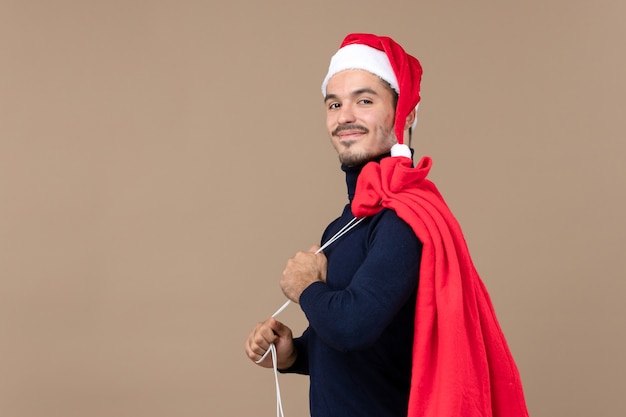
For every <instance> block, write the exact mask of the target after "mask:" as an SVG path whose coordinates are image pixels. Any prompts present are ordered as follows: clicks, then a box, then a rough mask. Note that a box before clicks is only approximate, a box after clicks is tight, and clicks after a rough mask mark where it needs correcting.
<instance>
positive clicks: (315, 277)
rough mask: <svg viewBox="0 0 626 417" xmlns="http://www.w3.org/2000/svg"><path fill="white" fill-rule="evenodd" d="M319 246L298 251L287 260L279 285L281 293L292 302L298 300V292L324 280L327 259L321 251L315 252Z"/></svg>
mask: <svg viewBox="0 0 626 417" xmlns="http://www.w3.org/2000/svg"><path fill="white" fill-rule="evenodd" d="M318 249H319V246H317V245H315V246H313V247H311V249H309V251H308V252H298V253H296V255H295V256H294V257H293V258H291V259H289V260H288V261H287V266H286V267H285V270H284V271H283V276H282V279H281V280H280V287H281V288H282V290H283V293H285V295H286V296H287V298H289V299H290V300H291V301H293V302H294V303H298V302H299V300H300V294H302V291H304V290H305V288H306V287H308V286H309V285H311V284H312V283H314V282H317V281H321V282H326V268H327V262H328V261H327V260H326V256H325V255H324V253H323V252H320V253H318V254H315V252H316V251H317V250H318Z"/></svg>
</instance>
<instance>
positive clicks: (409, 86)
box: [322, 33, 422, 158]
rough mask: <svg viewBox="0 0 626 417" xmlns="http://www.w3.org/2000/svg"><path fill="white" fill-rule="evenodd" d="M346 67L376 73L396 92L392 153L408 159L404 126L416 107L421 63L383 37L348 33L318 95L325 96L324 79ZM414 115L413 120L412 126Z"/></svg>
mask: <svg viewBox="0 0 626 417" xmlns="http://www.w3.org/2000/svg"><path fill="white" fill-rule="evenodd" d="M348 69H361V70H365V71H368V72H371V73H372V74H374V75H377V76H379V77H380V78H382V79H383V80H385V81H386V82H388V83H389V85H390V86H391V88H392V89H393V90H395V91H396V93H398V104H397V106H396V120H395V124H394V132H395V134H396V139H397V140H398V144H396V145H394V146H393V147H392V149H391V155H392V156H406V157H408V158H411V157H412V156H411V150H410V149H409V147H408V146H406V145H405V144H404V125H405V122H406V118H407V117H408V115H409V113H410V112H411V111H412V110H413V109H416V110H417V107H418V106H419V102H420V81H421V79H422V66H421V64H420V62H419V61H418V60H417V58H415V57H413V56H411V55H409V54H407V53H406V52H405V51H404V49H403V48H402V46H400V45H399V44H398V43H397V42H395V41H394V40H393V39H391V38H390V37H387V36H377V35H372V34H368V33H352V34H349V35H348V36H346V37H345V38H344V40H343V42H342V43H341V46H340V48H339V50H338V51H337V53H335V55H333V57H332V58H331V60H330V65H329V67H328V73H327V74H326V78H324V81H323V82H322V94H323V95H324V96H326V87H327V86H328V81H329V80H330V78H331V77H332V76H333V75H335V74H336V73H338V72H340V71H344V70H348ZM416 122H417V117H416V118H415V121H414V122H413V128H414V127H415V123H416Z"/></svg>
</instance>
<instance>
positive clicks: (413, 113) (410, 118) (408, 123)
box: [404, 109, 417, 130]
mask: <svg viewBox="0 0 626 417" xmlns="http://www.w3.org/2000/svg"><path fill="white" fill-rule="evenodd" d="M416 117H417V110H416V109H413V110H411V112H410V113H409V115H408V116H407V117H406V123H405V124H404V130H408V129H409V128H410V127H411V126H413V122H414V121H415V118H416Z"/></svg>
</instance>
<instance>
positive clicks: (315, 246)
mask: <svg viewBox="0 0 626 417" xmlns="http://www.w3.org/2000/svg"><path fill="white" fill-rule="evenodd" d="M319 249H320V245H313V246H311V249H309V252H311V253H316V252H317V251H318V250H319Z"/></svg>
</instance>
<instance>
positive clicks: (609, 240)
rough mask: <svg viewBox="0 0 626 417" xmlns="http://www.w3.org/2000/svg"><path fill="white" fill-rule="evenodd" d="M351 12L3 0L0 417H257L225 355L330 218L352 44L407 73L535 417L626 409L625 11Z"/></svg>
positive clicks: (433, 6)
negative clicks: (344, 56) (345, 58)
mask: <svg viewBox="0 0 626 417" xmlns="http://www.w3.org/2000/svg"><path fill="white" fill-rule="evenodd" d="M366 3H367V2H363V1H358V2H357V1H352V2H351V1H337V0H333V1H327V0H322V1H315V2H306V3H305V2H297V1H284V2H279V1H248V2H241V1H229V2H223V4H218V2H211V1H205V2H203V1H180V0H179V1H173V0H172V1H148V0H144V1H43V0H41V1H18V0H14V1H11V0H2V1H0V416H3V417H57V416H58V417H85V416H89V417H104V416H106V417H109V416H111V417H112V416H115V417H126V416H128V417H130V416H133V417H134V416H153V417H160V416H190V417H191V416H272V415H275V408H274V407H275V402H274V401H275V399H274V387H273V378H272V375H271V372H269V371H266V370H262V369H260V368H257V367H255V366H253V365H252V364H251V363H250V362H249V361H248V360H247V359H246V357H245V355H244V353H243V341H244V339H245V337H246V335H247V333H248V331H249V329H250V328H251V326H252V325H253V324H254V323H255V322H256V321H257V320H261V319H264V318H265V317H267V316H268V315H270V314H271V313H272V312H273V311H274V310H275V309H276V308H277V307H279V306H280V305H281V304H282V303H283V301H284V298H283V296H282V294H281V293H280V290H279V287H278V285H277V282H278V277H279V275H280V272H281V271H282V268H283V265H284V261H285V259H286V258H287V257H289V256H291V255H292V254H293V252H294V251H296V250H298V249H305V248H308V247H309V246H310V245H311V244H313V243H315V242H317V241H318V239H319V236H320V233H321V231H322V228H323V227H324V226H325V224H326V223H327V222H328V221H329V220H331V219H332V218H333V217H334V216H335V215H336V214H338V212H339V210H340V209H341V207H342V206H343V204H344V203H345V190H344V183H343V176H342V173H341V172H340V171H339V169H338V162H337V159H336V156H335V154H334V151H333V150H332V147H331V146H330V145H329V143H328V139H327V136H326V133H325V130H324V122H323V109H322V105H321V94H320V90H319V86H320V83H321V80H322V78H323V76H324V74H325V71H326V68H327V65H328V59H329V58H330V56H331V55H332V53H334V52H335V50H336V49H337V47H338V45H339V43H340V41H341V39H342V38H343V36H344V35H345V34H346V33H348V32H353V31H366V32H374V33H379V34H387V35H391V36H393V37H395V38H396V39H397V40H398V41H400V42H401V43H402V44H403V45H404V46H405V48H406V49H407V50H409V51H410V52H412V53H414V54H415V55H417V56H418V57H419V58H420V60H421V61H422V64H423V66H424V69H425V73H424V80H423V100H422V106H421V109H420V123H419V127H418V129H417V133H416V135H415V141H416V142H417V146H416V148H417V155H418V156H421V155H430V156H432V157H433V158H434V161H435V165H434V167H433V170H432V171H431V178H432V179H433V180H435V181H436V182H437V184H438V186H439V188H440V190H441V191H442V192H443V194H444V195H445V196H446V199H447V201H448V203H449V205H450V206H451V207H452V209H453V211H454V212H455V214H456V216H457V218H458V219H459V221H460V222H461V225H462V226H463V229H464V231H465V233H466V238H467V241H468V244H469V246H470V249H471V251H472V254H473V258H474V261H475V263H476V265H477V267H478V269H479V271H480V273H481V276H482V278H483V280H484V281H485V283H486V284H487V287H488V288H489V290H490V292H491V295H492V297H493V301H494V304H495V307H496V310H497V312H498V316H499V319H500V321H501V324H502V327H503V329H504V331H505V333H506V335H507V337H508V340H509V343H510V347H511V349H512V351H513V354H514V356H515V358H516V360H517V363H518V366H519V369H520V372H521V374H522V378H523V381H524V385H525V390H526V395H527V400H528V406H529V409H530V412H531V415H532V416H534V417H554V416H569V417H572V416H580V417H589V416H594V417H596V416H616V417H617V416H624V415H626V405H625V404H626V403H625V402H624V395H625V394H626V383H625V378H624V375H625V374H626V361H625V359H624V357H625V356H624V352H625V351H626V343H625V342H626V335H625V328H626V327H625V320H624V318H625V316H626V307H624V304H625V303H624V297H625V295H626V294H625V292H626V291H625V289H626V288H625V283H624V281H625V278H626V265H625V261H624V259H625V256H624V252H625V249H626V237H625V236H626V235H625V221H624V212H626V187H625V179H626V175H625V174H626V172H625V170H624V163H625V162H626V161H625V159H626V158H625V157H624V155H625V152H626V143H625V141H624V139H625V137H626V135H625V133H626V129H625V128H624V116H625V110H626V106H625V99H624V97H625V96H626V82H625V75H626V56H625V46H624V45H625V40H626V25H625V24H624V16H625V15H626V5H625V3H624V2H623V1H621V0H614V1H611V0H598V1H594V2H590V1H579V0H574V1H566V0H561V1H545V0H530V1H526V2H503V1H495V0H491V1H487V0H484V1H475V2H467V1H460V0H459V1H438V2H434V1H433V2H428V4H425V3H427V2H417V1H394V2H388V3H387V5H386V6H384V7H382V6H381V5H380V4H379V5H377V6H375V5H373V4H375V3H380V2H372V5H368V4H366ZM281 317H282V318H283V319H284V320H285V321H287V322H289V323H290V324H292V325H293V326H294V328H295V329H296V332H299V331H301V330H302V329H303V326H304V321H303V318H302V314H301V313H300V311H299V310H298V308H297V306H291V307H290V308H289V309H288V310H287V311H285V312H284V313H283V315H282V316H281ZM281 382H282V388H283V396H284V400H285V401H284V402H285V411H286V413H287V415H288V416H290V417H292V416H304V415H307V394H306V390H307V384H306V379H305V378H301V377H297V376H281Z"/></svg>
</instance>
